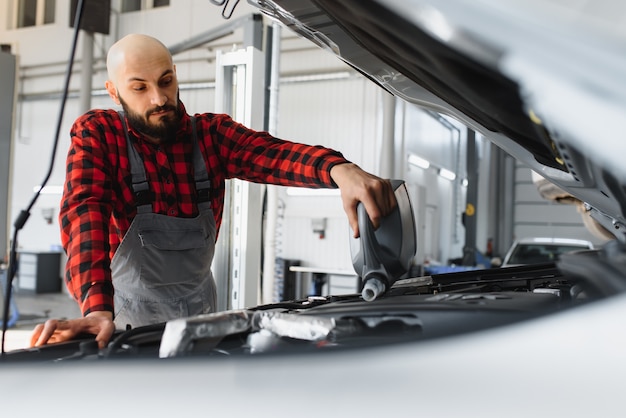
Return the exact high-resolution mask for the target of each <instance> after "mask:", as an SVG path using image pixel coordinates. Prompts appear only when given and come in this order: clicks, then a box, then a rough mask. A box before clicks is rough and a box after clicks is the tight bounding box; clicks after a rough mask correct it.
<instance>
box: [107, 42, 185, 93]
mask: <svg viewBox="0 0 626 418" xmlns="http://www.w3.org/2000/svg"><path fill="white" fill-rule="evenodd" d="M164 60H165V61H168V62H169V64H170V66H172V65H173V64H172V55H171V54H170V52H169V50H168V49H167V47H166V46H165V45H163V44H162V43H161V42H160V41H159V40H158V39H155V38H153V37H151V36H148V35H142V34H130V35H126V36H125V37H123V38H122V39H120V40H119V41H117V42H116V43H115V44H113V46H112V47H111V48H110V49H109V53H108V55H107V73H108V76H109V80H110V81H112V82H113V83H114V84H116V85H117V84H118V83H119V82H121V81H122V80H120V79H119V77H120V75H121V74H122V73H125V72H128V71H129V70H132V69H135V68H138V69H139V68H141V67H143V66H150V65H153V64H154V63H155V62H163V61H164Z"/></svg>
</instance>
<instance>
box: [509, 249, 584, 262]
mask: <svg viewBox="0 0 626 418" xmlns="http://www.w3.org/2000/svg"><path fill="white" fill-rule="evenodd" d="M581 249H584V247H581V246H579V245H563V244H560V245H556V244H522V245H519V246H518V247H517V248H516V249H515V250H514V251H513V253H512V254H511V259H510V260H509V262H508V263H509V264H538V263H549V262H552V261H556V260H557V259H558V258H559V256H560V255H561V254H564V253H567V252H570V251H576V250H581Z"/></svg>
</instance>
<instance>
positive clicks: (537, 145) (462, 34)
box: [250, 0, 626, 241]
mask: <svg viewBox="0 0 626 418" xmlns="http://www.w3.org/2000/svg"><path fill="white" fill-rule="evenodd" d="M250 2H251V3H254V4H255V5H256V6H258V7H259V8H261V10H262V11H263V12H265V13H266V14H268V15H270V16H272V17H273V18H276V19H278V20H279V21H281V22H282V23H284V24H285V25H287V26H288V27H289V28H290V29H292V30H294V31H295V32H297V33H298V34H300V35H302V36H303V37H305V38H307V39H309V40H311V41H312V42H314V43H316V44H317V45H319V46H321V47H322V48H324V49H326V50H328V51H330V52H332V53H334V54H336V55H337V56H338V57H339V58H341V59H342V60H343V61H345V62H346V63H348V64H349V65H351V66H352V67H354V68H355V69H356V70H358V71H359V72H360V73H362V74H363V75H365V76H367V77H368V78H369V79H371V80H372V81H373V82H375V83H376V84H378V85H380V86H381V87H383V88H384V89H386V90H387V91H389V92H390V93H392V94H394V95H396V96H398V97H401V98H402V99H404V100H407V101H408V102H411V103H414V104H417V105H420V106H422V107H426V108H429V109H431V110H435V111H438V112H440V113H443V114H448V115H450V116H452V117H454V118H456V119H457V120H459V121H461V122H463V123H464V124H466V125H467V126H469V127H471V128H472V129H475V130H476V131H478V132H480V133H481V134H482V135H484V136H485V137H486V138H488V139H489V140H491V141H492V142H494V143H495V144H496V145H498V146H500V147H501V148H503V149H504V150H505V151H507V152H508V153H509V154H511V155H512V156H513V157H515V158H516V159H518V160H520V161H522V162H523V163H525V164H527V165H529V166H530V168H532V169H533V170H535V171H536V172H538V173H539V174H541V175H542V176H543V177H545V178H547V179H548V180H550V181H551V182H553V183H555V184H557V185H558V186H560V187H561V188H563V189H564V190H566V191H567V192H569V193H570V194H572V195H573V196H575V197H576V198H578V199H579V200H581V201H582V202H585V203H587V204H588V205H589V206H590V207H591V215H592V216H593V217H594V218H595V219H596V220H597V221H598V222H600V224H602V225H603V226H604V227H605V228H607V229H608V230H610V231H612V232H614V233H615V234H616V236H617V238H618V239H620V240H622V241H623V240H625V236H624V233H623V232H624V231H626V216H625V215H626V186H625V184H626V182H625V181H624V179H625V178H626V168H625V165H624V164H622V162H621V159H622V156H616V155H615V149H614V147H615V146H619V147H620V148H621V149H623V148H624V146H623V141H620V140H618V139H616V138H615V137H616V135H621V131H622V130H623V126H621V125H622V124H621V122H620V120H623V115H624V114H626V90H625V89H624V87H623V86H622V85H621V84H623V83H622V80H621V78H622V76H621V75H620V74H624V71H626V57H624V54H623V53H620V52H619V51H623V45H621V48H620V45H619V44H616V42H615V40H614V39H610V38H609V40H612V41H613V42H609V40H607V37H606V36H605V35H606V33H602V34H600V35H604V37H601V36H599V35H598V33H597V32H591V31H589V32H585V29H588V26H585V23H586V22H584V21H582V22H581V24H580V25H579V26H578V27H576V26H565V25H563V24H561V25H559V21H557V20H553V21H551V22H550V23H551V25H550V26H549V27H547V28H545V27H542V26H540V25H537V26H531V25H530V24H527V23H526V22H525V21H524V19H523V18H524V15H523V14H521V13H522V12H523V11H527V10H530V9H531V6H532V7H536V10H537V16H533V17H537V18H541V19H543V20H546V19H549V18H550V17H551V15H550V14H548V13H547V12H546V13H544V12H545V11H544V10H543V9H542V8H541V4H539V5H537V4H535V3H536V2H534V1H531V2H530V3H529V4H527V5H526V6H525V8H523V9H519V7H524V6H520V5H521V4H523V2H522V3H520V2H516V1H514V2H505V3H506V6H507V7H508V8H509V9H510V10H508V9H503V8H502V7H497V6H498V4H497V2H496V3H493V2H490V1H483V2H460V1H458V0H447V1H427V0H410V1H396V0H391V1H382V0H378V1H375V0H344V1H341V2H337V1H334V0H272V1H252V0H250ZM467 3H471V4H467ZM527 3H528V2H527ZM620 8H621V9H623V10H624V13H625V14H626V7H620ZM516 11H517V12H519V14H518V15H515V12H516ZM542 13H543V15H542ZM496 17H497V19H496ZM541 19H539V20H541ZM542 28H543V29H547V30H544V31H542V30H541V29H542ZM497 30H500V32H498V31H497ZM579 32H581V33H583V34H590V35H589V37H588V38H586V39H584V40H583V41H581V40H580V39H578V37H579V36H578V34H579ZM592 35H593V36H592ZM618 39H619V38H618ZM600 41H604V42H600ZM598 44H599V45H601V47H598ZM529 51H530V52H529ZM586 54H587V55H588V57H587V56H586ZM550 57H551V58H552V61H551V60H550V59H548V58H550ZM555 63H557V64H555ZM585 65H587V66H589V68H588V69H582V70H581V67H584V66H585ZM549 77H552V78H551V79H549ZM549 81H552V82H549ZM563 88H567V92H568V94H569V95H575V96H576V97H579V98H581V101H580V102H577V103H575V104H572V103H571V102H570V103H567V102H565V103H563V102H562V103H561V106H557V105H558V103H557V104H555V103H553V102H554V100H553V99H552V97H553V96H556V95H557V94H559V93H560V90H559V89H563ZM565 99H566V98H565V97H563V98H561V99H560V100H565ZM615 115H621V116H622V117H621V119H620V118H616V117H615Z"/></svg>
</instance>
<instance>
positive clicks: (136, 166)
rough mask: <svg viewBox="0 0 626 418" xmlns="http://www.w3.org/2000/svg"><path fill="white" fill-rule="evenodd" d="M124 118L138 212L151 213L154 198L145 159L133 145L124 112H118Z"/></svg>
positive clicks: (123, 123) (123, 122)
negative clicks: (152, 197) (144, 164)
mask: <svg viewBox="0 0 626 418" xmlns="http://www.w3.org/2000/svg"><path fill="white" fill-rule="evenodd" d="M117 113H118V114H119V115H120V119H121V120H122V127H123V128H124V135H126V147H127V148H128V162H129V164H130V174H131V175H132V182H133V193H134V194H135V204H136V206H137V213H151V212H152V199H151V196H150V186H149V184H148V179H147V177H146V169H145V168H144V166H143V159H142V158H141V156H140V155H139V153H138V152H137V150H136V149H135V147H134V146H133V144H132V142H131V141H130V136H129V135H128V126H126V118H125V117H124V112H121V111H119V112H117Z"/></svg>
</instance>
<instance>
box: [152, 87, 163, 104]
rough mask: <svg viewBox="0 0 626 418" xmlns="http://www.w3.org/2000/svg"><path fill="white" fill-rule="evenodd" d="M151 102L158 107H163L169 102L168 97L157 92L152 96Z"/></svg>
mask: <svg viewBox="0 0 626 418" xmlns="http://www.w3.org/2000/svg"><path fill="white" fill-rule="evenodd" d="M150 102H151V103H152V104H153V105H156V106H163V105H164V104H165V103H166V102H167V96H166V95H165V94H163V93H162V92H161V91H159V90H156V91H155V92H154V94H153V95H152V98H151V100H150Z"/></svg>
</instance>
